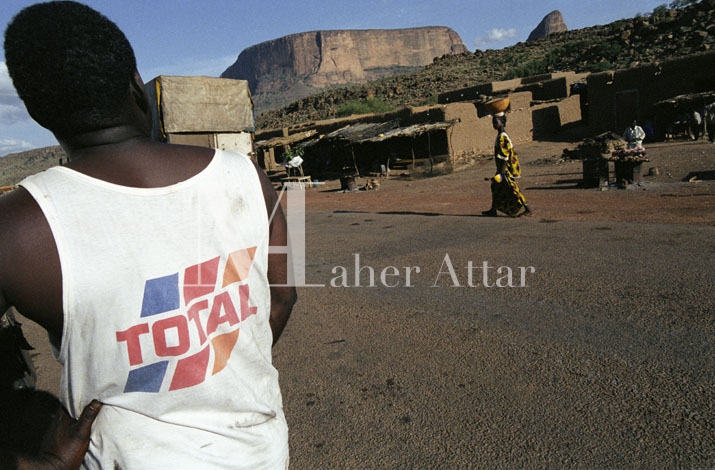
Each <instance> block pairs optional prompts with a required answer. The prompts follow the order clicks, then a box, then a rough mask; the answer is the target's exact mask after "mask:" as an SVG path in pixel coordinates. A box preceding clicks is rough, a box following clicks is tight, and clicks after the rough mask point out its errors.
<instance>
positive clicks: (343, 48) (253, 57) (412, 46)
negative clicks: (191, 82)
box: [221, 27, 467, 112]
mask: <svg viewBox="0 0 715 470" xmlns="http://www.w3.org/2000/svg"><path fill="white" fill-rule="evenodd" d="M463 52H467V48H466V47H465V46H464V44H463V43H462V40H461V38H460V37H459V35H458V34H457V33H456V32H455V31H454V30H452V29H451V28H447V27H424V28H409V29H395V30H384V29H375V30H335V31H311V32H306V33H299V34H292V35H289V36H284V37H282V38H278V39H274V40H272V41H267V42H263V43H260V44H257V45H254V46H251V47H249V48H247V49H244V50H243V51H242V52H241V53H240V54H239V56H238V59H237V60H236V62H235V63H234V64H233V65H231V66H230V67H229V68H228V69H226V70H225V71H224V72H223V73H222V74H221V76H222V77H225V78H237V79H242V80H248V83H249V86H250V88H251V92H252V94H253V99H254V103H255V105H256V109H257V111H259V112H260V111H261V110H265V109H270V108H274V107H280V106H283V105H285V104H287V103H288V102H290V101H294V100H296V99H299V98H302V97H304V96H307V95H309V94H311V93H315V92H318V91H320V90H321V89H323V88H327V87H331V86H334V85H344V84H348V83H364V82H367V81H370V80H374V79H377V78H381V77H385V76H391V75H396V74H399V73H405V72H410V71H414V70H415V68H416V67H423V66H425V65H427V64H430V63H432V61H433V60H434V58H435V57H441V56H443V55H446V54H461V53H463Z"/></svg>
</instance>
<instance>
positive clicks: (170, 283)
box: [116, 247, 257, 393]
mask: <svg viewBox="0 0 715 470" xmlns="http://www.w3.org/2000/svg"><path fill="white" fill-rule="evenodd" d="M255 252H256V248H255V247H252V248H248V249H243V250H238V251H234V252H232V253H230V254H228V256H226V257H221V256H217V257H216V258H213V259H210V260H208V261H204V262H202V263H199V264H195V265H193V266H189V267H188V268H186V269H185V270H184V271H183V273H180V272H177V273H174V274H170V275H167V276H163V277H159V278H155V279H149V280H147V281H146V283H145V286H144V296H143V301H142V308H141V312H140V314H139V318H138V320H139V321H138V322H137V323H136V324H135V325H133V326H131V327H130V328H127V329H125V330H123V331H118V332H117V333H116V338H117V342H118V343H120V344H121V345H123V346H124V347H125V348H126V353H127V356H126V357H127V360H128V362H129V366H130V368H131V369H130V372H129V376H128V377H127V382H126V385H125V387H124V392H125V393H127V392H149V393H158V392H160V391H163V390H169V391H171V390H179V389H183V388H188V387H193V386H195V385H198V384H200V383H202V382H204V381H205V380H206V379H207V378H208V377H210V376H212V375H215V374H218V373H219V372H221V370H223V369H224V368H225V367H226V364H227V363H228V361H229V359H230V357H231V351H233V348H234V346H235V345H236V343H237V341H238V335H239V331H240V328H239V327H240V324H241V322H243V321H244V320H245V319H246V318H248V317H250V316H252V315H255V314H256V310H257V307H255V306H251V305H249V302H248V299H249V294H250V290H249V289H250V288H249V285H248V275H249V273H250V270H251V266H252V264H253V257H254V255H255ZM219 273H220V274H221V276H219ZM180 274H183V275H180Z"/></svg>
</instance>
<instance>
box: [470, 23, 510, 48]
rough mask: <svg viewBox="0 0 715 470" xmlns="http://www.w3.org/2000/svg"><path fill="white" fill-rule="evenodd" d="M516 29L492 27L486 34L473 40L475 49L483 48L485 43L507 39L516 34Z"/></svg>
mask: <svg viewBox="0 0 715 470" xmlns="http://www.w3.org/2000/svg"><path fill="white" fill-rule="evenodd" d="M516 34H517V33H516V29H514V28H509V29H503V28H494V29H492V30H490V31H488V32H487V34H486V35H484V36H482V37H479V38H477V39H475V40H474V44H475V46H476V47H477V49H482V48H484V47H485V46H486V45H487V44H492V43H500V42H504V41H507V40H509V39H511V38H513V37H515V36H516Z"/></svg>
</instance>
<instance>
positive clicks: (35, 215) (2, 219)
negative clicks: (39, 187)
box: [0, 186, 44, 244]
mask: <svg viewBox="0 0 715 470" xmlns="http://www.w3.org/2000/svg"><path fill="white" fill-rule="evenodd" d="M43 220H44V216H43V214H42V210H40V207H39V206H38V205H37V202H35V199H34V198H33V197H32V196H31V195H30V193H29V192H28V191H27V190H26V189H25V188H23V187H22V186H20V187H18V188H16V189H14V190H12V191H10V192H9V193H6V194H3V195H2V196H0V227H2V230H0V242H2V243H3V244H4V243H8V242H9V241H10V240H14V239H17V237H16V235H18V234H20V235H21V234H23V233H25V234H26V235H31V234H32V233H33V232H32V230H33V227H35V226H38V225H39V224H41V223H42V222H43ZM21 238H22V237H21Z"/></svg>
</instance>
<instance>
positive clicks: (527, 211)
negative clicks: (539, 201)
mask: <svg viewBox="0 0 715 470" xmlns="http://www.w3.org/2000/svg"><path fill="white" fill-rule="evenodd" d="M532 215H534V213H533V212H532V211H531V209H529V206H524V212H522V213H521V214H519V217H530V216H532Z"/></svg>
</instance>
